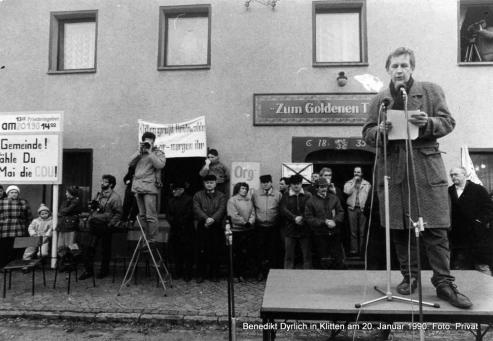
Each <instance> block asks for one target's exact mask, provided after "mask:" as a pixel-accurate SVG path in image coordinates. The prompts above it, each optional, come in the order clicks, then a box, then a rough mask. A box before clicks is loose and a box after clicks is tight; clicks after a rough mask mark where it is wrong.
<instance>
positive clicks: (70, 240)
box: [56, 186, 82, 247]
mask: <svg viewBox="0 0 493 341" xmlns="http://www.w3.org/2000/svg"><path fill="white" fill-rule="evenodd" d="M81 212H82V204H81V201H80V199H79V188H78V187H77V186H71V187H68V188H67V190H66V191H65V200H64V201H63V202H62V205H61V206H60V211H59V212H58V226H57V229H56V231H57V233H58V242H57V244H58V245H57V247H62V246H67V247H69V246H70V245H72V244H74V243H75V234H76V233H77V231H78V230H79V214H80V213H81Z"/></svg>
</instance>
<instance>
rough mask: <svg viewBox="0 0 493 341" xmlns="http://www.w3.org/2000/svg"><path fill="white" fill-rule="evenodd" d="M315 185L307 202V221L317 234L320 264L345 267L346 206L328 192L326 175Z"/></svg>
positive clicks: (315, 238)
mask: <svg viewBox="0 0 493 341" xmlns="http://www.w3.org/2000/svg"><path fill="white" fill-rule="evenodd" d="M315 186H316V194H315V195H313V196H312V197H311V198H310V199H309V200H308V201H307V202H306V206H305V220H306V222H307V224H308V226H309V227H310V229H311V231H312V233H313V237H314V238H312V241H313V251H314V254H315V259H316V264H317V267H320V268H321V269H330V268H336V269H343V268H344V251H343V248H342V243H341V237H340V230H339V228H338V225H340V224H342V222H343V221H344V209H343V208H342V205H341V202H340V201H339V198H338V197H337V196H336V195H335V194H333V193H330V192H329V191H328V189H329V182H328V181H327V179H326V178H319V179H318V180H317V182H316V183H315ZM329 256H331V258H332V262H331V261H329Z"/></svg>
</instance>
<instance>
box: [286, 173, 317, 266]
mask: <svg viewBox="0 0 493 341" xmlns="http://www.w3.org/2000/svg"><path fill="white" fill-rule="evenodd" d="M302 179H303V178H302V177H301V175H299V174H295V175H292V176H291V177H290V178H289V183H290V186H291V187H290V188H289V192H288V193H286V194H285V195H283V197H282V200H281V204H280V210H281V215H282V217H283V218H284V222H285V229H286V236H285V250H286V253H285V255H284V268H285V269H294V266H295V264H294V261H295V259H294V258H295V249H296V245H297V244H299V245H300V248H301V252H302V254H303V268H304V269H310V268H311V267H312V254H311V248H310V228H309V227H308V225H307V224H306V220H305V217H304V216H305V204H306V202H307V201H308V199H310V198H311V196H312V195H311V193H310V192H305V191H304V190H303V188H302V186H301V183H302Z"/></svg>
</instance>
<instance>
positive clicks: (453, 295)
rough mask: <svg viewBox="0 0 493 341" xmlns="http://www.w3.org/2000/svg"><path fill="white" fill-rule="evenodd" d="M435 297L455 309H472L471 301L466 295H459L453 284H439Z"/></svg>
mask: <svg viewBox="0 0 493 341" xmlns="http://www.w3.org/2000/svg"><path fill="white" fill-rule="evenodd" d="M437 296H438V297H439V298H441V299H442V300H445V301H447V302H448V303H450V304H451V305H453V306H454V307H457V308H461V309H469V308H471V307H472V302H471V300H469V298H468V297H467V296H466V295H464V294H461V293H460V292H459V290H458V289H457V286H456V285H455V284H454V283H442V284H439V285H438V286H437Z"/></svg>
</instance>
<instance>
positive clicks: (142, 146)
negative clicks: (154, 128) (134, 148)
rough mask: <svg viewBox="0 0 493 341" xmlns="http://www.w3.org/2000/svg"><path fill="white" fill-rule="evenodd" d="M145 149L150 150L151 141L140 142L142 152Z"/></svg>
mask: <svg viewBox="0 0 493 341" xmlns="http://www.w3.org/2000/svg"><path fill="white" fill-rule="evenodd" d="M144 149H147V150H150V149H151V144H150V143H149V142H141V143H140V152H141V153H143V152H144Z"/></svg>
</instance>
